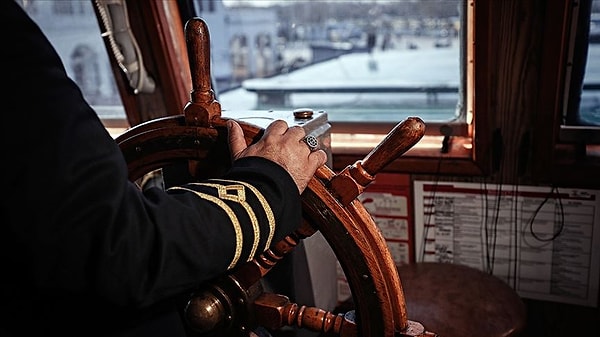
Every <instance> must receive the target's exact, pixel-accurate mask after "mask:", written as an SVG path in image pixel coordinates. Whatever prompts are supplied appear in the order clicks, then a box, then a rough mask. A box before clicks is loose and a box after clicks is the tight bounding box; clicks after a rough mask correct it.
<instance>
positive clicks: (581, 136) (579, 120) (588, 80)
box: [560, 0, 600, 146]
mask: <svg viewBox="0 0 600 337" xmlns="http://www.w3.org/2000/svg"><path fill="white" fill-rule="evenodd" d="M572 15H573V19H572V25H571V32H572V33H571V35H570V41H569V42H570V48H571V49H570V50H569V56H568V62H569V63H572V65H573V66H572V67H571V68H568V69H570V70H571V71H570V72H567V81H568V80H569V77H570V81H571V83H570V84H569V85H567V86H566V88H565V89H566V93H565V97H567V101H566V104H565V105H564V108H563V120H562V126H561V133H560V140H561V141H564V142H574V143H579V144H580V146H586V145H587V144H600V0H591V1H582V2H581V4H580V5H579V6H574V7H573V12H572Z"/></svg>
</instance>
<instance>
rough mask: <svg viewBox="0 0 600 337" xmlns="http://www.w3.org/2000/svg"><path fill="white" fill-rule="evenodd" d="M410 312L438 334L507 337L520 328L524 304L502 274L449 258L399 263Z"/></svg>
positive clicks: (464, 336) (441, 336)
mask: <svg viewBox="0 0 600 337" xmlns="http://www.w3.org/2000/svg"><path fill="white" fill-rule="evenodd" d="M398 272H399V274H400V279H401V280H402V285H403V286H404V291H405V298H406V309H407V311H408V315H409V318H411V319H413V320H417V321H419V322H421V323H423V325H424V326H425V327H426V328H427V329H430V330H433V331H435V332H436V333H438V334H439V336H440V337H469V336H473V337H476V336H486V337H509V336H519V335H520V334H521V333H522V332H523V330H524V329H525V324H526V312H525V304H524V303H523V302H522V301H521V299H520V298H519V296H518V295H517V293H516V292H515V291H514V290H513V289H512V288H511V287H510V286H509V285H508V284H506V283H504V282H503V281H502V280H500V279H498V278H496V277H494V276H492V275H489V274H486V273H484V272H482V271H479V270H477V269H474V268H470V267H466V266H462V265H457V264H449V263H417V264H408V265H403V266H401V267H399V268H398Z"/></svg>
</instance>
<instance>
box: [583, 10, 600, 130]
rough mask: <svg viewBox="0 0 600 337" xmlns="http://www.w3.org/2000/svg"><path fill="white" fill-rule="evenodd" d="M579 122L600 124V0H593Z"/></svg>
mask: <svg viewBox="0 0 600 337" xmlns="http://www.w3.org/2000/svg"><path fill="white" fill-rule="evenodd" d="M588 41H589V42H588V43H589V45H588V56H587V61H586V67H585V74H584V77H583V90H582V93H581V103H580V106H579V121H578V122H579V123H580V124H583V125H595V126H600V0H593V1H592V13H591V16H590V25H589V39H588Z"/></svg>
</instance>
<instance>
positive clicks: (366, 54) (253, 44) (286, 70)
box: [194, 0, 464, 123]
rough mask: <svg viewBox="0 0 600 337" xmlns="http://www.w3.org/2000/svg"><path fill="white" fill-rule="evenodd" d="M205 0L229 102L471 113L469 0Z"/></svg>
mask: <svg viewBox="0 0 600 337" xmlns="http://www.w3.org/2000/svg"><path fill="white" fill-rule="evenodd" d="M208 3H213V1H207V0H195V1H194V4H195V10H196V12H197V14H198V16H200V17H202V18H203V19H204V20H206V22H207V24H208V26H209V29H210V36H211V53H212V67H211V68H212V69H211V70H212V73H213V79H214V82H215V85H216V90H215V91H216V92H217V94H218V100H219V102H220V103H221V105H222V107H223V109H224V110H236V111H239V110H252V109H259V110H269V109H273V110H291V109H296V108H312V109H314V110H316V111H318V110H324V111H326V112H327V113H328V119H329V120H330V121H332V122H335V121H354V122H364V121H372V122H394V123H395V122H398V121H399V120H402V119H404V118H405V117H407V116H420V117H421V118H423V119H424V120H425V121H429V122H431V121H438V122H448V121H452V120H455V119H457V118H458V120H459V121H464V117H463V116H464V113H463V111H462V103H461V102H462V97H461V96H462V95H461V94H459V93H462V89H461V87H462V80H461V77H462V76H461V71H462V70H461V69H462V64H461V63H462V55H463V53H462V52H461V49H462V46H463V44H462V38H461V36H462V35H463V32H462V29H461V26H463V25H462V16H461V12H462V8H463V6H464V3H463V1H462V0H439V1H374V0H369V1H366V0H365V1H339V0H331V1H293V0H287V1H264V0H255V1H243V0H230V1H227V0H224V1H223V2H222V3H221V2H217V4H216V6H213V7H212V8H209V6H208Z"/></svg>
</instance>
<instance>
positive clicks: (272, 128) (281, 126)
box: [265, 119, 288, 135]
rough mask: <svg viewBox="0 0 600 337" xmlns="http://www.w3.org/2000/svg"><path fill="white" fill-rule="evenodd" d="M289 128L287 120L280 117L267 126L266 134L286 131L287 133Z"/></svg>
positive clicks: (280, 133) (277, 133) (279, 133)
mask: <svg viewBox="0 0 600 337" xmlns="http://www.w3.org/2000/svg"><path fill="white" fill-rule="evenodd" d="M287 130H288V125H287V122H286V121H284V120H282V119H278V120H275V121H274V122H272V123H271V124H269V125H268V126H267V128H266V129H265V135H267V134H274V135H283V134H284V133H286V131H287Z"/></svg>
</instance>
